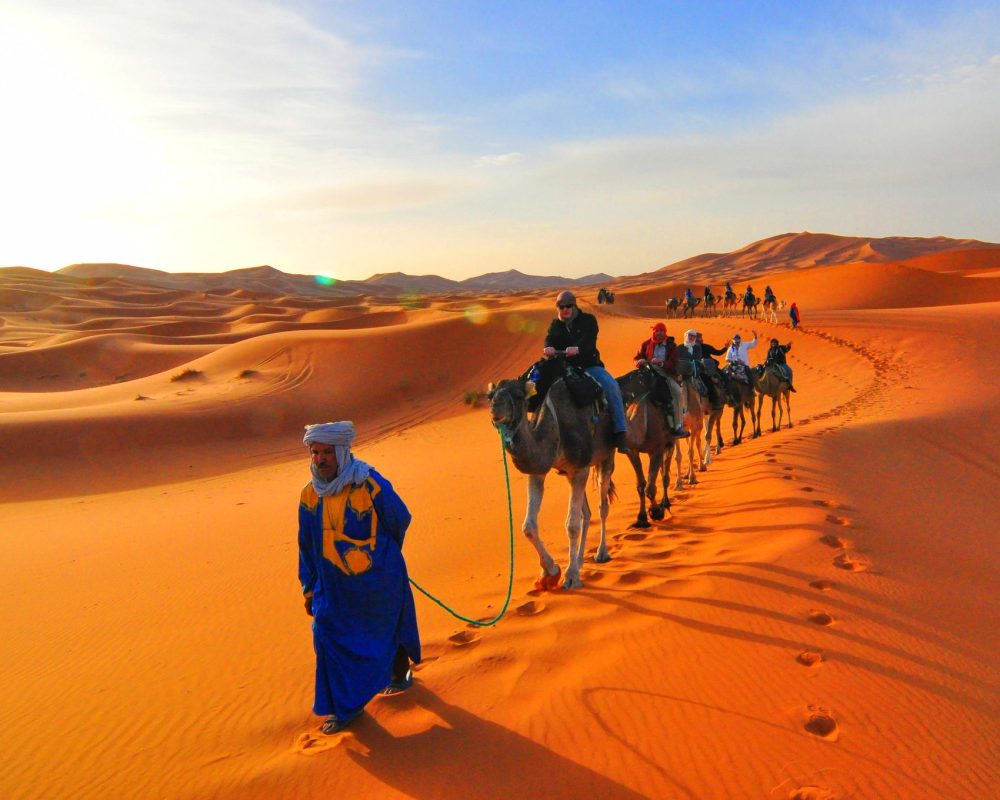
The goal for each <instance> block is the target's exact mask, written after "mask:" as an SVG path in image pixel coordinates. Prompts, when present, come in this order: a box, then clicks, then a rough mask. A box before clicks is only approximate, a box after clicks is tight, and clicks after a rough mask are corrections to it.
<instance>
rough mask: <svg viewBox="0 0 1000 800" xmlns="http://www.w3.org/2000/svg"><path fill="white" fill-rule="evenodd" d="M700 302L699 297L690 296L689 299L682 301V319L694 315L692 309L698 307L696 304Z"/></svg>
mask: <svg viewBox="0 0 1000 800" xmlns="http://www.w3.org/2000/svg"><path fill="white" fill-rule="evenodd" d="M700 302H701V298H700V297H692V298H691V299H690V300H685V301H684V306H683V311H684V319H687V318H688V317H694V310H695V309H696V308H697V307H698V304H699V303H700Z"/></svg>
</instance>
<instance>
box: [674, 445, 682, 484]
mask: <svg viewBox="0 0 1000 800" xmlns="http://www.w3.org/2000/svg"><path fill="white" fill-rule="evenodd" d="M674 460H675V461H676V462H677V482H676V483H674V488H675V489H677V490H680V489H683V488H684V450H683V448H681V447H678V446H677V445H676V444H675V445H674Z"/></svg>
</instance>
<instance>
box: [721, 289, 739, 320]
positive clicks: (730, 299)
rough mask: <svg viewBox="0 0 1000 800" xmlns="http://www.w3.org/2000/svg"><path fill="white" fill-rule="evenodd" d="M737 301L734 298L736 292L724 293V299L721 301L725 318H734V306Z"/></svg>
mask: <svg viewBox="0 0 1000 800" xmlns="http://www.w3.org/2000/svg"><path fill="white" fill-rule="evenodd" d="M737 302H738V300H737V297H736V292H734V291H728V292H726V297H725V299H724V300H723V301H722V310H723V311H724V312H725V314H726V316H727V317H729V316H734V315H735V314H736V304H737Z"/></svg>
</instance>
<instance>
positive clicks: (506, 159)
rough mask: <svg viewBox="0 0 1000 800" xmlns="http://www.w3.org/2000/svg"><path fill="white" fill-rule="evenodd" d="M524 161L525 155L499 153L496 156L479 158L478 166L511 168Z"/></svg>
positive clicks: (477, 160)
mask: <svg viewBox="0 0 1000 800" xmlns="http://www.w3.org/2000/svg"><path fill="white" fill-rule="evenodd" d="M522 161H524V154H523V153H497V154H495V155H486V156H479V158H477V159H476V164H477V165H478V166H480V167H509V166H511V165H513V164H520V163H521V162H522Z"/></svg>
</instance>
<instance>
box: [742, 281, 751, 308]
mask: <svg viewBox="0 0 1000 800" xmlns="http://www.w3.org/2000/svg"><path fill="white" fill-rule="evenodd" d="M753 296H754V294H753V287H752V286H751V285H750V284H749V283H748V284H747V290H746V291H745V292H743V301H744V302H745V303H746V304H747V305H750V298H751V297H753Z"/></svg>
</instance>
